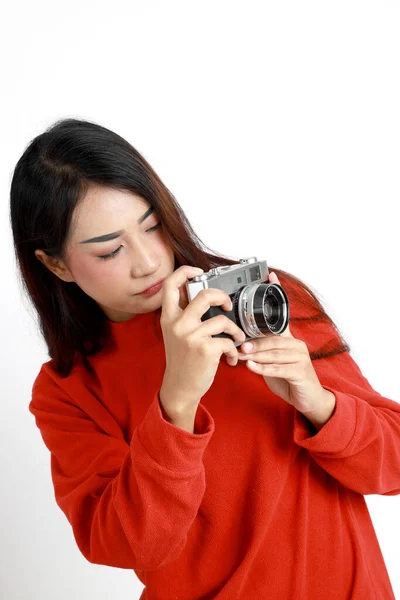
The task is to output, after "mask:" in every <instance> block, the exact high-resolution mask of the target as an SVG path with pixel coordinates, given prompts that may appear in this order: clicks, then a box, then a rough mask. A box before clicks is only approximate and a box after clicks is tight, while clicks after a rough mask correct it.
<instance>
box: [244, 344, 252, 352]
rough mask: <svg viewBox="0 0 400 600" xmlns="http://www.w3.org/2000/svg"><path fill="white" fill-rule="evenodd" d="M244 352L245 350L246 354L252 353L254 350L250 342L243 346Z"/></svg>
mask: <svg viewBox="0 0 400 600" xmlns="http://www.w3.org/2000/svg"><path fill="white" fill-rule="evenodd" d="M242 350H244V351H245V352H250V351H251V350H253V344H252V343H250V342H246V343H245V344H242Z"/></svg>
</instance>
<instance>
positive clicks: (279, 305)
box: [186, 256, 289, 346]
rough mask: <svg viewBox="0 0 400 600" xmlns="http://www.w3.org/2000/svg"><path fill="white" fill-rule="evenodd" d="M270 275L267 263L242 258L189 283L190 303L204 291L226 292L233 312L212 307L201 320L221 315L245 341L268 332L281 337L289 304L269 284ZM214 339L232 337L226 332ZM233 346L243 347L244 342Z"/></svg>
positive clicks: (280, 291)
mask: <svg viewBox="0 0 400 600" xmlns="http://www.w3.org/2000/svg"><path fill="white" fill-rule="evenodd" d="M268 274H269V273H268V266H267V261H265V260H261V261H258V260H257V258H256V257H255V256H253V257H250V258H241V259H240V260H239V262H238V263H237V264H234V265H226V266H221V267H216V268H214V269H210V270H209V271H208V272H207V273H204V274H202V275H198V276H196V277H193V278H192V279H190V280H189V281H188V282H187V283H186V291H187V295H188V299H189V302H191V300H193V298H195V297H196V296H197V294H198V293H199V292H200V291H201V290H203V289H205V288H217V289H219V290H224V292H226V293H227V294H229V296H230V298H231V300H232V310H231V311H225V310H223V309H222V308H221V306H211V307H210V308H209V310H207V312H205V313H204V315H203V316H202V317H201V320H202V321H205V320H206V319H211V317H215V316H217V315H219V314H221V313H222V314H224V315H226V316H227V317H228V318H229V319H231V320H232V321H234V323H236V325H237V326H238V327H240V329H242V331H244V333H245V335H246V340H245V341H246V342H247V341H248V340H251V339H253V338H256V337H263V336H264V335H266V334H268V333H275V334H277V335H278V334H280V333H282V332H283V331H285V329H286V327H287V326H288V323H289V301H288V297H287V295H286V292H285V290H284V289H283V288H282V286H280V285H278V284H277V283H266V281H267V280H268ZM213 337H228V338H231V336H230V335H229V334H227V333H224V332H222V333H219V334H217V335H215V336H213ZM231 339H232V338H231ZM234 343H235V346H240V345H241V344H243V343H244V342H238V341H236V340H234Z"/></svg>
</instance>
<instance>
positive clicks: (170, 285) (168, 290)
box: [162, 265, 204, 321]
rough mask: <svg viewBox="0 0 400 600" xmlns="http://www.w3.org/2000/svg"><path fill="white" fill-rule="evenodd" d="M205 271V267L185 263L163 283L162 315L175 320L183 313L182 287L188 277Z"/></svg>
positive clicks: (190, 277) (169, 319)
mask: <svg viewBox="0 0 400 600" xmlns="http://www.w3.org/2000/svg"><path fill="white" fill-rule="evenodd" d="M203 272H204V271H203V269H198V268H197V267H191V266H189V265H183V266H181V267H178V268H177V269H176V270H175V271H174V272H173V273H171V275H169V276H168V277H167V278H166V279H165V281H164V283H163V295H162V315H163V317H165V318H167V319H168V321H174V320H175V319H176V318H177V317H178V316H179V315H180V314H181V310H182V309H181V307H180V305H179V301H180V299H181V293H180V288H181V287H182V286H183V285H185V284H186V283H187V281H188V279H192V278H193V277H196V275H200V274H201V273H203Z"/></svg>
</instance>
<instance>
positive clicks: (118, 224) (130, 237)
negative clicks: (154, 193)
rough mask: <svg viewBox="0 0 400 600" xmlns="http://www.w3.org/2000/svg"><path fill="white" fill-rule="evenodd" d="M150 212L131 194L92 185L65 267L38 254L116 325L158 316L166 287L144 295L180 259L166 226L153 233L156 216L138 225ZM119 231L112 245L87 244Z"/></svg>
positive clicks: (78, 213)
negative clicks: (148, 315) (142, 316)
mask: <svg viewBox="0 0 400 600" xmlns="http://www.w3.org/2000/svg"><path fill="white" fill-rule="evenodd" d="M149 208H150V203H149V202H148V201H147V200H144V199H143V198H141V197H140V196H138V195H136V194H134V193H132V192H128V191H123V190H121V191H119V190H113V189H111V188H105V187H101V186H92V187H90V188H89V191H88V192H87V194H86V196H85V197H84V198H83V200H82V201H81V202H80V203H79V205H77V207H76V209H75V212H74V215H73V219H72V224H71V233H70V239H69V241H68V244H67V249H66V257H65V262H63V261H58V263H57V265H55V264H54V262H51V260H49V258H48V257H47V256H46V255H45V254H44V252H43V251H42V250H36V251H35V254H36V256H37V258H38V259H39V260H41V261H42V262H44V263H45V264H46V266H47V267H48V268H50V270H51V271H53V272H54V273H55V274H56V275H57V276H58V277H60V278H61V279H63V280H64V281H67V282H69V281H74V282H75V283H76V284H77V285H78V286H79V287H80V288H81V289H82V290H83V291H84V292H85V293H86V294H87V295H88V296H90V297H91V298H93V300H95V301H96V302H97V304H98V305H99V306H100V308H101V309H102V310H103V312H104V313H105V315H106V316H107V317H108V318H109V319H110V320H111V321H126V320H128V319H130V318H131V317H134V316H135V314H137V313H147V312H151V311H154V310H156V309H157V308H159V307H161V304H162V291H163V290H162V288H161V289H160V291H159V292H157V293H156V294H154V295H152V296H143V295H142V294H140V292H142V291H143V290H145V289H147V288H149V287H150V286H152V285H153V284H154V283H156V282H158V281H159V280H160V279H165V278H166V277H168V276H169V275H170V274H171V273H172V272H173V271H174V262H175V257H174V253H173V250H172V249H171V248H170V246H169V245H168V244H167V240H166V239H165V236H164V232H163V229H162V225H159V226H158V227H157V228H156V229H154V227H155V226H157V224H158V223H160V219H159V217H158V215H157V214H156V213H155V211H153V212H151V213H150V214H148V215H147V216H146V218H145V219H144V220H143V221H142V222H141V223H140V222H139V221H140V219H141V218H142V217H143V216H145V214H146V212H147V211H148V209H149ZM121 230H124V231H121ZM115 232H118V233H117V234H115V237H114V239H112V240H108V241H88V240H91V239H92V238H95V237H99V236H105V235H107V234H114V233H115ZM112 253H114V256H112V255H111V256H110V257H109V258H107V259H103V258H101V257H102V256H104V255H110V254H112Z"/></svg>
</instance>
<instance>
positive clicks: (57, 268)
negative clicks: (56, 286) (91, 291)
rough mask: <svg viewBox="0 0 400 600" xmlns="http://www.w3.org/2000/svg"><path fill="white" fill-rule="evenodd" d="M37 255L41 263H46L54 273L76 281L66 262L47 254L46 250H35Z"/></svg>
mask: <svg viewBox="0 0 400 600" xmlns="http://www.w3.org/2000/svg"><path fill="white" fill-rule="evenodd" d="M35 256H36V258H37V259H38V260H40V262H41V263H43V264H44V266H45V267H47V268H48V269H49V270H50V271H51V272H52V273H54V275H57V277H59V278H60V279H62V280H63V281H66V282H67V283H68V282H72V281H75V280H74V278H73V277H72V275H71V272H70V270H69V269H68V268H67V267H66V265H65V263H64V262H63V261H62V260H61V259H58V258H53V257H52V256H49V255H48V254H46V252H45V251H44V250H35Z"/></svg>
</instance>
